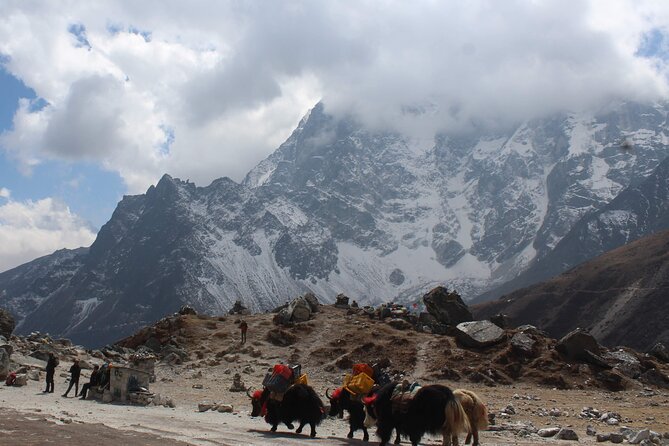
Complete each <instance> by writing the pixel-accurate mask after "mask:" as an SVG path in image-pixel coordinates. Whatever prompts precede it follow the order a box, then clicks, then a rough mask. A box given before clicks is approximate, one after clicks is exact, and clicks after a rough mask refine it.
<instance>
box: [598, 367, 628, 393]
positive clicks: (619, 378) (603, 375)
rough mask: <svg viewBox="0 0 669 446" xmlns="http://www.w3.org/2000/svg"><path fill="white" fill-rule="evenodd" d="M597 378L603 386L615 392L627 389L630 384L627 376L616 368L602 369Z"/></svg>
mask: <svg viewBox="0 0 669 446" xmlns="http://www.w3.org/2000/svg"><path fill="white" fill-rule="evenodd" d="M596 378H597V381H599V383H600V384H601V385H602V386H603V387H605V388H606V389H608V390H611V391H614V392H617V391H620V390H625V389H626V388H627V386H628V380H627V378H625V377H624V376H623V375H622V374H621V373H620V372H617V371H615V370H602V371H601V372H599V373H597V375H596Z"/></svg>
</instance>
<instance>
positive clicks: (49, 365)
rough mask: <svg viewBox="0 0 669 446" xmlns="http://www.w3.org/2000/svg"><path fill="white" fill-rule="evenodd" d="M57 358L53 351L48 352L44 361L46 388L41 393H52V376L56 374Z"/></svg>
mask: <svg viewBox="0 0 669 446" xmlns="http://www.w3.org/2000/svg"><path fill="white" fill-rule="evenodd" d="M57 366H58V359H57V358H56V356H55V355H54V354H53V353H49V359H48V360H47V362H46V389H44V392H43V393H53V376H54V375H55V374H56V367H57Z"/></svg>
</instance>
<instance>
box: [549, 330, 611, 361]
mask: <svg viewBox="0 0 669 446" xmlns="http://www.w3.org/2000/svg"><path fill="white" fill-rule="evenodd" d="M555 349H556V350H557V351H558V352H560V353H562V354H563V355H564V356H565V357H566V358H567V359H570V360H574V361H583V362H592V360H593V355H599V352H600V350H601V347H600V346H599V343H597V340H596V339H595V338H594V336H592V335H591V334H590V333H588V332H586V331H584V330H582V329H580V328H577V329H576V330H574V331H572V332H570V333H568V334H566V335H565V336H564V337H563V338H562V339H560V341H559V342H558V343H557V345H556V346H555Z"/></svg>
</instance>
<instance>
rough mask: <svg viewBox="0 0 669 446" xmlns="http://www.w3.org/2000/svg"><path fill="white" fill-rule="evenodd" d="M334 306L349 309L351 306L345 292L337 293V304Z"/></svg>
mask: <svg viewBox="0 0 669 446" xmlns="http://www.w3.org/2000/svg"><path fill="white" fill-rule="evenodd" d="M334 306H335V307H336V308H344V309H348V308H349V305H348V296H346V295H344V294H341V293H340V294H337V297H336V298H335V305H334Z"/></svg>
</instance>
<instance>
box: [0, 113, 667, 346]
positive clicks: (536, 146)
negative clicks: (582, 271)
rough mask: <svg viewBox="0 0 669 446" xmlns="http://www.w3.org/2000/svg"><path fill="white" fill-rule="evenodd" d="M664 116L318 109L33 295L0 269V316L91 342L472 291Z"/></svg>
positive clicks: (621, 161) (652, 135) (590, 194)
mask: <svg viewBox="0 0 669 446" xmlns="http://www.w3.org/2000/svg"><path fill="white" fill-rule="evenodd" d="M666 114H667V109H666V107H665V106H663V105H662V106H660V105H655V106H642V105H637V104H622V105H620V106H619V107H617V108H615V109H612V110H610V111H607V112H605V113H600V114H594V115H560V116H554V117H551V118H546V119H542V120H536V121H531V122H527V123H523V124H522V125H519V126H517V127H515V128H510V129H507V130H497V131H495V132H483V131H481V132H479V133H478V134H475V135H474V134H470V135H436V137H435V139H434V141H431V142H429V143H423V142H417V141H413V140H411V139H409V138H406V137H403V136H401V135H400V134H398V133H395V132H382V131H372V130H369V129H366V128H364V127H363V126H361V125H360V124H359V123H358V122H356V121H355V120H354V119H352V118H335V117H333V116H331V115H329V114H328V113H327V112H326V109H325V107H324V106H323V105H322V104H319V105H317V106H316V107H315V108H314V109H313V110H312V111H311V112H310V113H309V114H308V115H307V116H306V117H305V118H304V119H303V120H302V121H301V122H300V124H299V126H298V128H297V129H296V130H295V131H294V132H293V134H292V135H291V136H290V138H289V139H288V140H287V141H286V142H285V143H284V144H282V145H281V147H279V148H278V149H277V151H276V152H274V153H273V154H272V155H270V156H269V157H268V158H267V159H266V160H264V161H262V162H261V163H260V164H259V165H258V166H257V167H256V168H254V169H253V170H252V171H251V172H249V174H248V175H247V176H246V178H245V180H244V181H243V182H242V184H237V183H235V182H233V181H232V180H229V179H227V178H222V179H219V180H216V181H214V182H213V183H212V184H211V185H209V186H207V187H196V186H195V185H193V184H191V183H188V182H183V181H180V180H178V179H174V178H171V177H169V176H165V177H163V179H161V181H160V182H159V183H158V184H157V185H156V186H155V187H151V188H149V190H148V191H147V193H146V194H144V195H139V196H130V197H125V198H124V199H123V200H122V201H121V202H120V203H119V206H118V208H117V209H116V211H115V213H114V215H113V216H112V218H111V220H110V221H109V222H108V223H107V224H106V225H105V226H104V227H103V228H102V229H101V231H100V233H99V234H98V237H97V239H96V241H95V243H94V244H93V245H92V246H91V247H90V250H89V251H88V252H87V253H85V252H82V253H81V256H77V257H76V258H77V260H76V262H75V263H76V265H75V263H71V264H70V267H69V269H67V268H66V269H65V271H61V269H60V267H51V268H50V270H49V273H48V274H46V275H45V277H48V278H49V280H52V281H54V282H53V284H52V285H51V286H46V287H44V288H43V289H42V290H41V291H40V293H41V294H39V296H38V297H34V296H35V292H36V291H35V290H36V288H35V287H33V286H32V285H31V284H33V283H34V274H32V273H31V272H29V271H28V270H25V269H20V268H24V267H25V266H27V265H24V266H23V267H20V268H17V269H15V270H12V271H8V272H5V273H3V274H0V290H1V291H0V293H2V294H1V296H2V297H0V306H3V305H4V306H8V307H9V308H10V309H18V308H19V307H20V308H21V310H20V312H19V311H18V310H13V311H14V312H15V313H16V314H17V316H18V317H19V319H20V321H21V322H20V326H19V330H20V331H23V332H25V331H29V330H35V329H39V330H42V331H45V330H48V331H50V332H52V333H54V334H59V335H60V334H62V335H67V336H68V337H71V338H73V339H74V340H75V341H78V342H87V343H101V342H108V341H111V340H113V339H117V338H118V337H120V336H122V335H125V334H128V333H130V332H132V331H134V330H136V329H137V328H138V327H140V326H142V325H145V324H146V323H147V322H150V321H152V320H155V319H156V318H159V317H161V316H162V315H164V314H165V313H168V312H172V311H175V310H176V309H178V308H179V307H180V306H181V305H182V304H183V303H190V304H191V305H193V306H194V307H196V308H197V309H198V310H201V311H206V312H212V313H214V312H223V311H224V310H226V309H227V308H229V307H230V306H232V304H233V303H234V301H236V300H241V301H243V302H244V303H245V305H247V306H248V307H249V308H252V309H254V310H264V309H269V308H272V307H274V306H276V305H278V304H281V303H284V302H285V301H286V300H288V299H290V298H292V297H294V296H295V295H298V294H304V292H306V291H313V292H314V293H315V294H316V295H318V296H319V298H321V300H323V301H325V302H329V301H332V300H333V299H334V296H336V295H337V294H338V293H340V292H344V293H346V294H347V295H349V296H353V297H355V298H356V299H357V300H358V301H359V302H371V303H378V302H381V301H387V300H415V299H417V298H419V297H420V296H422V295H423V294H424V293H425V292H426V291H427V290H429V289H431V288H433V287H434V286H435V285H438V284H441V283H446V284H448V285H449V288H451V289H452V288H456V289H457V290H458V292H459V293H460V294H461V295H463V297H465V298H471V297H473V296H475V295H477V294H479V293H480V292H481V291H484V290H486V289H488V288H490V287H491V286H493V285H494V284H497V283H501V282H504V281H506V280H508V279H511V278H513V277H515V276H516V275H517V274H518V273H519V272H520V271H522V270H523V269H524V268H526V267H527V266H528V265H530V264H531V263H532V262H533V261H536V260H538V259H541V258H544V257H546V256H547V255H549V253H551V252H552V250H553V249H554V248H555V247H556V246H557V245H558V243H559V242H560V240H562V239H563V238H564V237H565V235H566V234H568V233H569V231H570V230H571V229H572V228H573V227H574V225H575V224H576V223H577V222H578V221H579V220H580V219H582V218H583V217H584V216H586V215H590V214H591V213H594V212H597V211H599V210H600V209H603V208H604V207H605V206H606V205H607V204H608V203H610V202H612V200H613V199H614V198H615V196H617V195H618V194H619V193H620V191H622V190H623V189H625V188H626V187H628V186H630V185H633V184H636V183H637V182H640V181H641V180H642V179H643V178H644V177H647V176H649V175H650V174H651V173H652V171H653V169H655V167H656V166H657V165H658V164H659V163H660V161H661V160H662V159H663V158H664V157H665V156H666V154H667V145H666V141H667V136H666V135H665V125H664V123H665V120H666ZM28 265H29V264H28ZM77 265H78V266H77ZM31 299H32V300H31ZM31 302H32V303H31ZM54 316H57V317H54Z"/></svg>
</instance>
